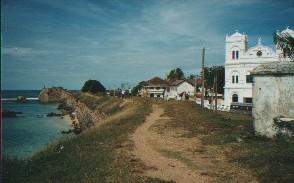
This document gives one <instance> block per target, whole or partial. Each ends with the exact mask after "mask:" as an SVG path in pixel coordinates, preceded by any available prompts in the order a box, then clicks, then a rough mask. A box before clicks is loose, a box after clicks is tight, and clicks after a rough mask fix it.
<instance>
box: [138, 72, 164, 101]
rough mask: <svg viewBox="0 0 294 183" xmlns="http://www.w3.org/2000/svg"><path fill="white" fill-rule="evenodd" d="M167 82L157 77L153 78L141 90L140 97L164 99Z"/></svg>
mask: <svg viewBox="0 0 294 183" xmlns="http://www.w3.org/2000/svg"><path fill="white" fill-rule="evenodd" d="M168 84H169V83H168V82H167V81H166V80H163V79H161V78H159V77H154V78H152V79H150V80H148V81H147V85H146V86H144V87H143V88H142V90H141V96H143V97H151V98H164V92H165V90H166V88H167V87H168Z"/></svg>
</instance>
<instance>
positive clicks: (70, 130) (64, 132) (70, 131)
mask: <svg viewBox="0 0 294 183" xmlns="http://www.w3.org/2000/svg"><path fill="white" fill-rule="evenodd" d="M72 132H73V130H72V129H69V130H68V131H61V133H62V134H69V133H72Z"/></svg>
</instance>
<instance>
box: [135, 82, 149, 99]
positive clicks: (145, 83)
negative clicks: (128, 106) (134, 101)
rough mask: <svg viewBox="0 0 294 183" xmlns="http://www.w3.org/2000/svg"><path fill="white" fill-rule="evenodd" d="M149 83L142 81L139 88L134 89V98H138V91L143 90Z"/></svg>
mask: <svg viewBox="0 0 294 183" xmlns="http://www.w3.org/2000/svg"><path fill="white" fill-rule="evenodd" d="M147 84H148V83H147V82H146V81H141V82H140V83H138V85H137V86H135V87H134V88H133V89H132V94H133V96H136V95H138V91H139V90H141V89H142V88H143V87H144V86H146V85H147Z"/></svg>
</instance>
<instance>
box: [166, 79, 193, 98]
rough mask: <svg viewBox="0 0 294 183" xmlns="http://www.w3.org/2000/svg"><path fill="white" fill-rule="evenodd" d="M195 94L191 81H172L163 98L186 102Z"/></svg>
mask: <svg viewBox="0 0 294 183" xmlns="http://www.w3.org/2000/svg"><path fill="white" fill-rule="evenodd" d="M194 94H195V82H194V83H193V80H190V81H189V80H173V81H170V82H169V86H168V87H167V89H166V91H165V94H164V98H165V99H166V100H170V99H175V100H186V99H188V98H189V97H192V96H194Z"/></svg>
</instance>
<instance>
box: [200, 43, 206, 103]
mask: <svg viewBox="0 0 294 183" xmlns="http://www.w3.org/2000/svg"><path fill="white" fill-rule="evenodd" d="M204 54H205V48H202V59H201V61H202V86H201V107H202V108H203V107H204Z"/></svg>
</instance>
